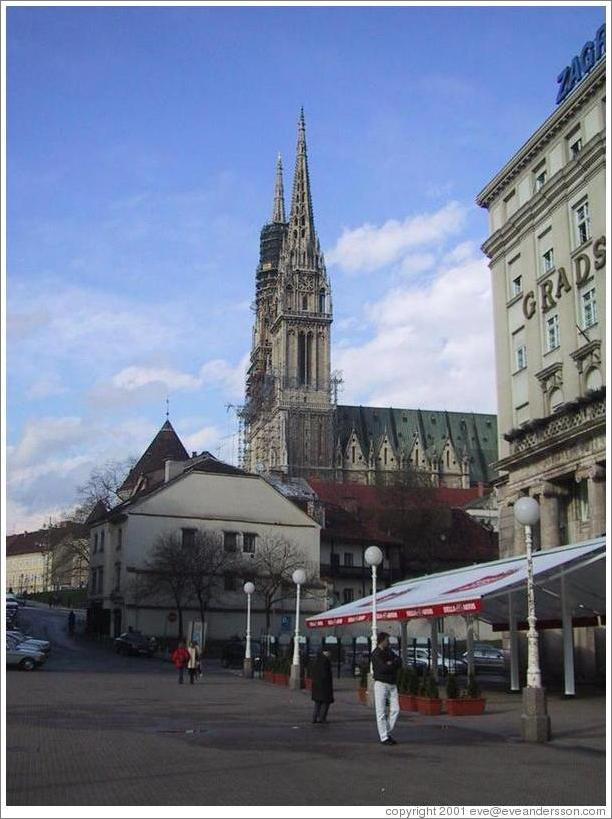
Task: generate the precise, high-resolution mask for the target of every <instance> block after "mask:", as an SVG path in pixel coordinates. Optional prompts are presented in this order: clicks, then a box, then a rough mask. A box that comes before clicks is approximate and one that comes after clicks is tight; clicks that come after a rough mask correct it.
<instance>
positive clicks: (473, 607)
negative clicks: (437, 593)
mask: <svg viewBox="0 0 612 819" xmlns="http://www.w3.org/2000/svg"><path fill="white" fill-rule="evenodd" d="M480 609H481V603H480V600H461V601H459V602H457V603H436V604H435V605H431V606H413V607H412V608H408V609H406V608H400V609H390V610H387V611H377V612H376V619H377V620H414V619H416V618H427V617H444V616H445V615H448V616H450V615H452V614H475V613H476V612H479V611H480ZM371 620H372V612H371V611H370V612H368V613H367V614H366V613H365V612H364V613H363V614H345V615H343V616H341V617H325V618H322V617H321V618H318V619H316V620H313V619H311V620H307V621H306V625H307V626H308V628H323V627H326V626H349V625H352V624H353V623H367V622H368V621H371Z"/></svg>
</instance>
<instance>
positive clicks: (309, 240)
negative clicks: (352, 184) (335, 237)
mask: <svg viewBox="0 0 612 819" xmlns="http://www.w3.org/2000/svg"><path fill="white" fill-rule="evenodd" d="M288 240H289V242H288V243H289V248H290V249H291V250H292V251H293V252H295V253H296V254H297V259H300V260H306V259H308V261H309V262H310V264H312V263H313V261H315V258H316V255H317V251H316V244H317V238H316V234H315V228H314V215H313V211H312V199H311V196H310V177H309V174H308V152H307V149H306V123H305V120H304V109H303V108H302V109H301V111H300V119H299V123H298V141H297V152H296V157H295V174H294V177H293V194H292V197H291V214H290V216H289V235H288ZM298 263H299V264H303V263H304V261H299V262H298Z"/></svg>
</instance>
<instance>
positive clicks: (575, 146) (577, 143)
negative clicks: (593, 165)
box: [568, 136, 582, 159]
mask: <svg viewBox="0 0 612 819" xmlns="http://www.w3.org/2000/svg"><path fill="white" fill-rule="evenodd" d="M568 144H569V156H570V159H576V157H577V156H578V154H579V153H580V151H581V150H582V137H579V136H572V137H570V138H569V141H568Z"/></svg>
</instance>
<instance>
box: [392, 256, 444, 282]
mask: <svg viewBox="0 0 612 819" xmlns="http://www.w3.org/2000/svg"><path fill="white" fill-rule="evenodd" d="M435 263H436V257H435V256H434V254H433V253H411V254H409V255H408V256H404V258H403V259H402V261H401V264H400V266H399V271H398V272H399V273H400V274H401V275H402V276H406V277H410V276H414V275H416V274H417V273H424V272H425V271H426V270H431V268H432V267H433V266H434V264H435Z"/></svg>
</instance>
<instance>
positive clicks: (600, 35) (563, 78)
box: [557, 23, 606, 105]
mask: <svg viewBox="0 0 612 819" xmlns="http://www.w3.org/2000/svg"><path fill="white" fill-rule="evenodd" d="M605 54H606V24H605V23H604V24H603V25H602V26H600V27H599V28H598V29H597V33H596V34H595V39H593V40H587V42H586V43H585V44H584V45H583V46H582V51H581V52H580V54H577V55H576V56H575V57H574V59H573V60H572V62H571V63H570V65H568V66H566V67H565V68H564V69H563V71H562V72H561V73H560V74H559V76H558V77H557V82H558V83H559V85H560V88H559V93H558V94H557V105H558V104H559V103H560V102H563V100H564V99H565V98H566V97H567V95H568V94H569V93H570V91H572V90H573V89H574V88H575V87H576V86H577V85H578V83H579V82H580V81H581V80H582V79H584V77H586V75H587V74H588V73H589V72H590V71H591V70H592V69H593V68H594V67H595V65H596V63H598V62H599V61H600V60H601V58H602V57H605Z"/></svg>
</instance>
